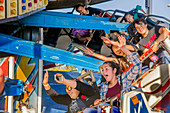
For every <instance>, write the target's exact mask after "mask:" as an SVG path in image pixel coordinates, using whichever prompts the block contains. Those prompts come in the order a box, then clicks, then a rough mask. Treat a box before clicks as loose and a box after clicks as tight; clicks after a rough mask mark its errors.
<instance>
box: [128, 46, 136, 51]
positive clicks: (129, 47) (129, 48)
mask: <svg viewBox="0 0 170 113" xmlns="http://www.w3.org/2000/svg"><path fill="white" fill-rule="evenodd" d="M126 48H127V49H128V50H130V51H135V48H134V47H133V46H132V45H126Z"/></svg>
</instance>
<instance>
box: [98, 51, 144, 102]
mask: <svg viewBox="0 0 170 113" xmlns="http://www.w3.org/2000/svg"><path fill="white" fill-rule="evenodd" d="M127 60H128V61H129V62H130V63H131V64H133V66H132V67H131V68H130V69H129V70H128V71H126V72H124V73H122V75H118V76H117V78H118V81H119V83H120V76H122V85H123V88H127V87H128V86H130V85H131V83H132V81H133V80H134V79H135V78H136V76H137V75H138V74H139V72H140V70H141V69H142V64H141V62H140V60H139V59H138V57H137V53H133V54H132V55H129V56H127ZM107 90H108V83H107V82H105V83H104V84H103V85H102V87H101V90H100V98H101V99H102V100H104V99H106V93H107Z"/></svg>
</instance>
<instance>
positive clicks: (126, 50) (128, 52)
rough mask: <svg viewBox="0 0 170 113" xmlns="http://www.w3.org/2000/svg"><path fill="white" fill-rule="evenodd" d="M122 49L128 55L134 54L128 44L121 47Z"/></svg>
mask: <svg viewBox="0 0 170 113" xmlns="http://www.w3.org/2000/svg"><path fill="white" fill-rule="evenodd" d="M121 50H122V51H123V52H124V53H125V54H126V55H127V56H128V55H132V52H130V51H129V50H128V49H127V48H126V46H123V47H122V48H121Z"/></svg>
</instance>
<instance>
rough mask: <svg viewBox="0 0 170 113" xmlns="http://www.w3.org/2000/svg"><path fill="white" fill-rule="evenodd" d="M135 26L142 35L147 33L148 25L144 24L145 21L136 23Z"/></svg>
mask: <svg viewBox="0 0 170 113" xmlns="http://www.w3.org/2000/svg"><path fill="white" fill-rule="evenodd" d="M135 28H136V30H137V32H138V33H140V34H141V35H145V34H146V32H147V25H146V24H144V23H143V22H139V24H135Z"/></svg>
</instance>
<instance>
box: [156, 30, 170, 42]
mask: <svg viewBox="0 0 170 113" xmlns="http://www.w3.org/2000/svg"><path fill="white" fill-rule="evenodd" d="M168 34H169V31H168V30H167V29H166V28H162V33H161V34H160V35H159V37H158V38H157V40H156V42H157V43H160V42H161V41H163V40H165V39H166V37H167V36H168Z"/></svg>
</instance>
